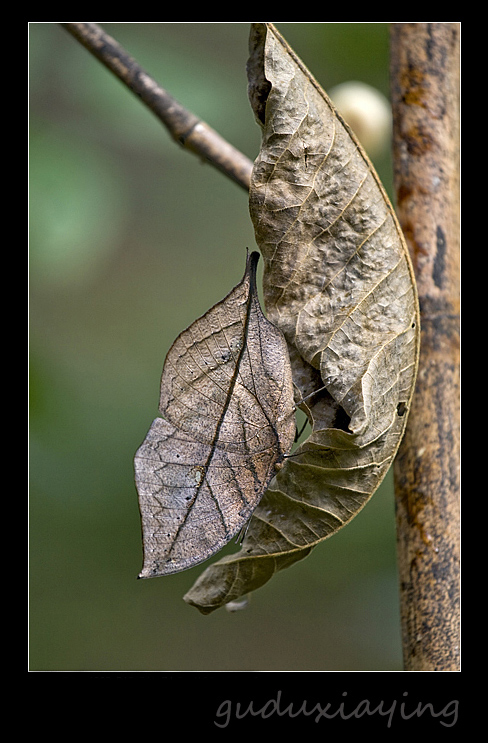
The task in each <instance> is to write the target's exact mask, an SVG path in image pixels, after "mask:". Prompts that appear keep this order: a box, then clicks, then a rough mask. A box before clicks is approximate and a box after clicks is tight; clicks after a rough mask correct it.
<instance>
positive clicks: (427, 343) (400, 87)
mask: <svg viewBox="0 0 488 743" xmlns="http://www.w3.org/2000/svg"><path fill="white" fill-rule="evenodd" d="M390 67H391V81H392V87H391V97H392V106H393V121H394V127H393V129H394V137H393V154H394V166H395V188H396V196H397V212H398V216H399V220H400V223H401V225H402V228H403V231H404V233H405V237H406V240H407V243H408V246H409V249H410V253H411V256H412V262H413V265H414V269H415V275H416V279H417V287H418V293H419V302H420V321H421V348H420V360H419V372H418V379H417V385H416V389H415V394H414V397H413V400H412V407H411V410H410V414H409V419H408V424H407V429H406V432H405V437H404V439H403V441H402V444H401V446H400V450H399V452H398V455H397V457H396V460H395V496H396V513H397V542H398V567H399V574H400V603H401V618H402V634H403V649H404V664H405V670H406V671H458V670H459V626H460V617H459V611H460V607H459V604H460V597H459V541H460V540H459V24H458V23H395V24H392V27H391V63H390Z"/></svg>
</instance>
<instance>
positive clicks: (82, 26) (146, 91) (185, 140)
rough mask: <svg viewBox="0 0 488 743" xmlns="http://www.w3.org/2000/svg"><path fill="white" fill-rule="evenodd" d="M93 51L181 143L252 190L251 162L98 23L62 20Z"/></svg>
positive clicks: (68, 29)
mask: <svg viewBox="0 0 488 743" xmlns="http://www.w3.org/2000/svg"><path fill="white" fill-rule="evenodd" d="M60 25H61V26H62V27H63V28H65V29H66V30H67V31H68V32H69V33H70V34H71V35H72V36H74V37H75V38H76V39H77V40H78V41H79V42H80V43H81V44H82V45H83V46H84V47H85V48H86V49H88V51H89V52H91V54H93V55H94V56H95V57H96V58H97V59H98V60H99V61H100V62H102V64H104V65H105V67H107V68H108V69H109V70H110V71H111V72H113V74H114V75H116V76H117V77H118V78H119V80H121V82H123V83H124V84H125V85H126V86H127V87H128V88H129V89H130V90H132V92H133V93H134V94H135V95H137V96H138V97H139V98H140V99H141V100H142V101H143V103H145V104H146V106H148V108H150V109H151V111H152V112H153V113H154V114H155V115H156V116H157V117H158V119H159V120H160V121H161V122H162V123H163V124H164V125H165V127H166V128H167V129H168V131H169V133H170V134H171V136H172V137H173V139H175V140H176V141H177V142H179V144H181V145H183V147H185V148H187V149H188V150H190V151H191V152H193V153H194V154H196V155H199V156H200V157H202V158H203V159H204V160H206V161H207V162H209V163H210V164H211V165H213V166H214V167H215V168H217V169H218V170H220V171H221V172H222V173H224V174H225V175H227V176H228V177H229V178H231V179H232V180H233V181H235V182H236V183H238V184H239V185H240V186H242V188H244V189H246V191H248V190H249V183H250V178H251V170H252V162H251V160H249V158H247V157H246V156H245V155H243V154H242V153H241V152H239V150H237V149H236V148H235V147H233V146H232V145H231V144H229V142H227V141H226V140H225V139H224V138H223V137H221V136H220V134H218V133H217V132H216V131H215V130H214V129H212V128H211V127H210V126H208V124H206V123H205V122H204V121H201V119H199V118H198V117H197V116H195V115H194V114H193V113H191V112H190V111H188V110H187V109H186V108H185V107H184V106H182V105H181V104H180V103H178V101H176V100H175V99H174V98H173V97H172V96H171V95H170V94H169V93H168V92H167V91H166V90H164V88H162V87H161V86H160V85H158V83H157V82H156V81H155V80H154V79H153V78H152V77H151V76H150V75H149V74H148V73H147V72H146V71H145V70H144V69H143V68H142V67H141V66H140V65H139V64H138V63H137V62H136V60H135V59H133V58H132V57H131V56H130V55H129V54H128V53H127V52H126V51H125V50H124V49H123V48H122V47H121V46H120V44H118V43H117V42H116V41H115V40H114V39H113V38H112V37H111V36H109V35H108V34H107V33H105V31H104V30H103V29H102V28H101V27H100V26H98V25H97V24H96V23H61V24H60Z"/></svg>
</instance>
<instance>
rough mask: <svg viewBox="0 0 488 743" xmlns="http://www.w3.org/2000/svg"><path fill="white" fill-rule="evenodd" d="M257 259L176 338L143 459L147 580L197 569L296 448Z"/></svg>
mask: <svg viewBox="0 0 488 743" xmlns="http://www.w3.org/2000/svg"><path fill="white" fill-rule="evenodd" d="M258 259H259V253H256V252H254V253H252V254H251V255H250V256H249V258H248V261H247V266H246V271H245V274H244V277H243V279H242V281H241V282H240V283H239V284H238V285H237V286H236V287H235V288H234V289H233V290H232V291H231V292H230V293H229V294H228V295H227V296H226V297H225V299H223V300H222V301H221V302H219V303H218V304H216V305H215V306H214V307H212V308H211V309H210V310H209V311H208V312H206V313H205V314H204V315H203V316H202V317H201V318H199V319H198V320H196V321H195V322H194V323H193V324H192V325H190V327H189V328H188V329H187V330H185V331H184V332H183V333H181V335H180V336H179V337H178V338H177V339H176V341H175V342H174V344H173V345H172V347H171V348H170V350H169V352H168V355H167V357H166V360H165V363H164V368H163V374H162V379H161V397H160V406H159V410H160V412H161V415H162V416H163V418H156V420H155V421H154V422H153V424H152V426H151V428H150V430H149V432H148V434H147V437H146V439H145V441H144V443H143V444H142V446H141V447H140V448H139V450H138V451H137V453H136V456H135V474H136V485H137V490H138V493H139V505H140V511H141V518H142V530H143V544H144V565H143V568H142V571H141V573H140V576H139V577H141V578H150V577H153V576H158V575H166V574H169V573H174V572H177V571H180V570H185V569H186V568H189V567H192V566H193V565H196V564H198V563H200V562H202V561H203V560H206V559H207V558H208V557H210V556H211V555H213V554H214V553H215V552H217V551H218V550H220V549H221V548H222V547H223V546H224V545H225V544H226V543H227V542H228V541H229V540H230V539H231V538H232V537H233V536H234V535H235V534H236V533H237V532H238V531H239V530H240V529H242V527H243V526H244V525H245V524H246V522H247V521H248V520H249V518H250V516H251V514H252V512H253V511H254V509H255V508H256V505H257V504H258V503H259V500H260V499H261V496H262V494H263V492H264V490H265V489H266V486H267V485H268V483H269V481H270V479H271V478H272V477H273V475H274V473H275V466H276V465H277V464H279V462H281V460H282V459H283V457H284V455H285V454H287V453H288V452H289V450H290V448H291V446H292V444H293V440H294V436H295V415H294V405H293V390H292V380H291V370H290V362H289V358H288V354H287V349H286V344H285V341H284V338H283V336H282V333H281V331H279V330H278V329H277V328H276V327H274V326H273V325H272V324H271V323H270V322H269V321H268V320H267V319H266V318H265V317H264V315H263V313H262V311H261V307H260V305H259V299H258V296H257V291H256V265H257V261H258Z"/></svg>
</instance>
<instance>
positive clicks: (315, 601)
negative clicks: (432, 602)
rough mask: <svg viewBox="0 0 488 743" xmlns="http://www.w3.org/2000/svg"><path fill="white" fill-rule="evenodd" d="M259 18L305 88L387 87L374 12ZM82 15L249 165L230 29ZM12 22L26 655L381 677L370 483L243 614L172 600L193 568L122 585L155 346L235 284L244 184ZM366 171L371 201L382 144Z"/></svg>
mask: <svg viewBox="0 0 488 743" xmlns="http://www.w3.org/2000/svg"><path fill="white" fill-rule="evenodd" d="M277 26H278V28H279V30H280V31H281V32H282V33H283V35H284V36H285V38H286V39H287V40H288V42H289V43H290V44H291V45H292V47H293V48H294V49H295V51H296V52H297V53H298V55H299V56H301V58H302V59H303V60H304V62H305V63H306V64H307V65H308V66H309V68H310V69H311V71H312V72H313V74H314V75H315V77H316V78H317V79H318V80H319V81H320V82H321V84H322V85H323V87H324V88H325V89H326V90H327V89H330V88H331V87H332V86H334V85H336V84H339V83H342V82H344V81H348V80H361V81H364V82H367V83H369V84H371V85H373V86H375V87H376V88H378V89H379V90H381V91H382V92H383V93H385V94H386V95H388V25H387V24H386V23H283V24H280V23H277ZM103 27H104V28H105V30H106V31H107V32H108V33H110V34H111V35H112V36H113V37H115V38H116V39H117V40H118V41H119V42H120V43H121V44H122V45H123V46H124V47H125V48H126V50H127V51H128V52H129V53H130V54H132V55H133V56H134V57H135V58H136V59H137V60H138V61H139V63H140V64H141V65H142V66H143V67H144V68H145V69H146V70H147V71H148V72H150V73H151V74H152V75H153V76H154V77H155V78H156V80H157V81H158V82H159V83H160V84H161V85H162V86H163V87H165V88H166V89H167V90H168V91H169V92H170V93H172V95H174V96H175V97H176V98H177V99H178V100H179V101H180V102H181V103H182V104H184V105H185V106H187V107H188V108H189V109H190V110H192V111H193V112H194V113H196V114H197V115H199V116H200V117H201V118H202V119H203V120H205V121H206V122H207V123H209V124H210V125H211V126H213V127H214V128H215V129H217V131H219V132H220V133H221V134H222V135H223V136H224V137H225V138H226V139H228V140H229V141H230V142H232V143H233V144H234V145H235V146H236V147H237V148H239V149H240V150H241V151H243V152H244V153H245V154H246V155H248V157H250V158H251V159H254V157H255V156H256V154H257V152H258V149H259V144H260V132H259V129H258V127H257V125H256V124H255V122H254V118H253V115H252V112H251V109H250V106H249V103H248V99H247V90H246V88H247V80H246V70H245V65H246V60H247V40H248V33H249V24H248V23H107V24H103ZM29 36H30V50H29V51H30V362H31V381H30V392H31V408H30V637H29V643H30V669H31V670H37V671H43V670H46V671H48V670H57V671H66V670H70V671H90V670H92V671H172V670H175V671H252V670H254V671H328V670H331V671H354V670H359V671H361V670H366V671H374V670H385V671H389V670H401V668H402V665H401V643H400V629H399V609H398V588H397V575H396V564H395V524H394V501H393V491H392V480H391V476H388V477H387V479H386V480H385V482H384V483H383V485H382V486H381V487H380V489H379V491H378V492H377V493H376V495H375V496H374V498H373V499H372V500H371V501H370V503H369V504H368V505H367V507H366V508H365V509H364V510H363V511H362V512H361V514H360V515H359V516H358V517H357V518H356V519H354V521H353V522H352V523H351V524H350V525H349V526H348V527H347V528H346V529H343V530H342V531H341V532H340V533H339V534H337V535H336V536H334V537H333V538H332V539H330V540H328V541H326V542H324V543H323V544H321V545H319V546H318V547H317V548H316V549H315V550H313V552H312V554H311V555H310V557H308V558H307V559H306V560H304V561H302V562H301V563H298V564H297V565H295V566H294V567H292V568H291V569H289V570H285V571H283V572H282V573H279V574H278V575H276V576H275V577H274V578H273V579H272V581H270V582H269V583H268V584H267V585H266V586H264V587H263V588H261V589H260V590H259V591H257V592H256V593H255V594H254V595H253V596H252V598H251V602H250V605H249V607H248V608H247V610H245V611H241V612H238V613H235V614H229V613H228V612H226V611H225V610H219V611H217V612H215V613H213V614H211V615H210V616H207V617H204V616H202V615H200V614H199V613H198V612H197V611H196V610H195V609H193V608H191V607H189V606H187V605H186V604H185V603H184V602H183V601H182V596H183V594H184V593H185V592H186V591H187V590H188V588H189V587H190V586H191V585H192V584H193V582H194V580H195V578H196V577H197V576H198V575H199V574H200V573H201V572H202V570H203V567H202V566H200V567H197V568H195V569H193V570H191V571H187V572H184V573H181V574H178V575H174V576H169V577H166V578H160V579H154V580H147V581H138V580H136V576H137V574H138V572H139V570H140V568H141V565H142V546H141V534H140V520H139V511H138V505H137V497H136V491H135V487H134V480H133V464H132V462H133V455H134V452H135V451H136V449H137V447H138V446H139V444H140V443H141V442H142V440H143V438H144V436H145V435H146V432H147V430H148V428H149V425H150V424H151V422H152V420H153V418H154V417H155V416H156V415H157V405H158V398H159V381H160V374H161V370H162V365H163V361H164V357H165V355H166V352H167V350H168V349H169V346H170V345H171V343H172V342H173V340H174V339H175V338H176V336H177V335H178V333H179V332H180V331H181V330H183V329H184V328H185V327H187V326H188V325H189V324H190V323H191V322H192V321H193V320H194V319H196V317H197V316H199V315H201V314H202V313H203V312H205V311H206V310H207V309H209V308H210V307H211V306H212V305H213V304H214V303H215V302H216V301H218V300H220V299H221V298H222V297H223V296H224V295H225V294H226V293H227V292H228V291H229V290H230V288H232V287H233V286H234V285H235V284H236V283H237V282H238V281H239V280H240V278H241V276H242V273H243V270H244V262H245V253H246V247H249V248H251V249H252V248H253V247H254V246H255V242H254V234H253V229H252V225H251V222H250V218H249V214H248V205H247V196H246V193H245V192H244V191H243V190H242V189H241V188H239V187H238V186H237V185H235V184H234V183H232V182H231V181H230V180H228V179H227V178H225V177H224V176H223V175H221V174H220V173H218V172H217V171H216V170H214V169H213V168H212V167H210V166H209V165H204V164H202V163H201V162H200V161H199V160H198V159H197V158H196V157H195V156H194V155H191V154H189V153H187V152H186V151H184V150H182V149H181V148H180V147H179V146H177V145H176V144H175V143H174V142H173V140H172V139H171V138H170V137H169V135H168V133H167V132H166V130H164V129H163V127H162V126H161V125H160V124H159V122H158V121H157V120H156V118H155V117H154V116H153V115H152V114H151V113H150V112H149V111H148V110H147V109H146V108H145V107H144V106H143V105H142V104H141V103H140V102H139V100H138V99H136V98H135V97H134V96H133V95H132V94H131V93H130V92H129V91H128V90H127V89H126V88H125V87H124V86H123V85H122V84H121V83H120V82H119V81H118V80H116V79H115V78H114V77H113V76H112V75H111V74H110V73H109V72H108V71H107V70H106V69H105V68H103V67H102V66H101V65H100V63H98V62H97V61H96V60H95V59H94V58H93V57H92V56H91V55H90V54H89V53H88V52H87V51H86V50H85V49H84V48H83V47H81V46H80V44H79V43H78V42H76V41H75V40H74V39H73V38H72V37H71V36H70V35H69V34H68V33H67V32H66V31H65V30H64V29H62V28H61V27H60V26H58V25H57V24H55V23H31V24H30V27H29ZM375 164H376V167H377V169H378V171H379V174H380V176H381V178H382V180H383V182H384V184H385V186H386V188H387V190H388V191H389V193H390V195H391V162H390V155H389V151H388V147H387V148H386V151H385V153H384V154H383V155H382V156H380V157H378V158H377V159H376V161H375ZM229 549H236V547H235V546H233V547H230V548H229Z"/></svg>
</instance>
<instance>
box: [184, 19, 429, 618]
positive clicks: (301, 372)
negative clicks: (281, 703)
mask: <svg viewBox="0 0 488 743" xmlns="http://www.w3.org/2000/svg"><path fill="white" fill-rule="evenodd" d="M250 53H251V54H250V60H249V65H248V71H249V96H250V100H251V105H252V106H253V110H254V113H255V116H256V119H257V121H258V123H259V124H260V126H261V127H262V145H261V150H260V152H259V155H258V157H257V159H256V161H255V163H254V168H253V174H252V180H251V189H250V211H251V217H252V220H253V223H254V228H255V233H256V241H257V243H258V246H259V247H260V250H261V252H262V255H263V258H264V277H263V289H264V298H265V307H266V312H267V316H268V317H269V319H270V320H271V321H272V322H273V323H274V324H275V325H277V326H278V327H279V328H280V329H281V330H282V331H283V333H284V336H285V338H286V341H287V344H288V350H289V353H290V358H291V364H292V372H293V381H294V385H295V399H296V402H297V404H298V405H300V406H301V407H302V409H303V410H305V412H306V413H307V415H308V417H309V420H310V423H311V425H312V433H311V435H310V436H309V438H308V439H307V440H306V441H305V442H304V443H303V444H302V445H301V446H300V447H299V448H298V449H297V450H296V451H295V452H294V453H293V455H292V456H291V457H290V458H288V459H286V461H285V462H284V465H283V468H282V469H280V471H279V472H278V474H277V475H276V477H275V478H274V479H273V480H272V482H271V483H270V485H269V488H268V490H267V492H266V493H265V495H264V497H263V499H262V501H261V503H260V505H259V506H258V508H257V509H256V510H255V512H254V514H253V518H252V521H251V524H250V527H249V529H248V531H247V535H246V538H245V540H244V542H243V545H242V549H241V550H240V551H239V552H238V553H236V554H235V555H229V556H226V557H224V558H223V559H222V560H220V561H218V562H217V563H215V564H214V565H212V566H210V567H209V568H207V570H206V571H205V572H204V573H203V574H202V576H201V577H200V578H199V579H198V580H197V582H196V583H195V585H194V586H193V588H192V589H191V590H190V591H189V592H188V593H187V595H186V596H185V600H186V601H187V602H188V603H190V604H192V605H194V606H196V607H197V608H198V609H199V610H200V611H201V612H202V613H209V612H211V611H213V610H214V609H216V608H218V607H219V606H222V605H223V604H225V603H226V602H228V601H232V600H235V599H236V598H238V597H239V596H241V595H244V594H247V593H249V592H250V591H252V590H255V589H256V588H258V587H259V586H261V585H263V583H265V582H266V581H267V580H269V578H270V577H271V576H272V575H273V574H274V573H275V572H276V571H277V570H280V569H282V568H283V567H287V566H289V565H290V564H292V563H294V562H296V561H297V560H300V559H302V558H303V557H305V556H306V555H307V554H308V553H309V552H310V550H311V549H312V547H314V546H315V545H316V544H317V543H318V542H320V541H322V540H323V539H325V538H327V537H328V536H330V535H331V534H334V533H335V532H336V531H337V530H338V529H340V528H341V527H342V526H343V525H344V524H346V523H347V522H348V521H349V520H350V519H351V518H352V517H353V516H355V515H356V514H357V513H358V512H359V510H360V509H361V508H362V507H363V506H364V504H365V503H366V502H367V501H368V500H369V498H370V497H371V495H372V494H373V493H374V491H375V490H376V488H377V487H378V485H379V483H380V482H381V480H382V479H383V477H384V475H385V474H386V472H387V470H388V468H389V466H390V464H391V462H392V460H393V458H394V456H395V453H396V451H397V448H398V445H399V442H400V439H401V437H402V435H403V430H404V427H405V422H406V418H407V413H408V408H409V404H410V399H411V396H412V393H413V388H414V382H415V375H416V368H417V356H418V342H419V318H418V306H417V295H416V289H415V283H414V278H413V272H412V269H411V265H410V261H409V257H408V252H407V248H406V245H405V241H404V239H403V235H402V233H401V230H400V228H399V226H398V222H397V219H396V217H395V214H394V211H393V209H392V207H391V204H390V202H389V200H388V198H387V196H386V194H385V191H384V189H383V187H382V185H381V183H380V181H379V179H378V177H377V175H376V173H375V171H374V168H373V166H372V165H371V163H370V161H369V160H368V158H367V156H366V155H365V153H364V151H363V149H362V148H361V146H360V145H359V143H358V141H357V139H356V138H355V136H354V135H353V134H352V132H351V131H350V130H349V128H348V127H347V125H346V124H345V123H344V122H343V121H342V119H341V118H340V116H339V115H338V114H337V112H336V110H335V109H334V107H333V105H332V103H331V102H330V100H329V98H328V97H327V95H326V94H325V93H324V91H323V90H322V89H321V88H320V86H319V85H318V83H317V82H316V81H315V80H314V78H313V77H312V75H311V74H310V72H309V71H308V70H307V69H306V67H305V66H304V65H303V63H302V62H301V61H300V60H299V59H298V58H297V57H296V55H295V54H294V52H293V51H292V50H291V49H290V48H289V46H288V45H287V43H286V42H285V41H284V39H283V38H282V37H281V36H280V34H279V33H278V32H277V30H276V29H275V28H274V26H272V24H267V23H266V24H253V26H252V30H251V39H250ZM314 392H315V394H313V395H312V393H314ZM304 398H306V399H304Z"/></svg>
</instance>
